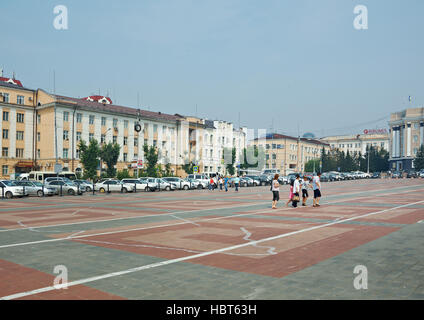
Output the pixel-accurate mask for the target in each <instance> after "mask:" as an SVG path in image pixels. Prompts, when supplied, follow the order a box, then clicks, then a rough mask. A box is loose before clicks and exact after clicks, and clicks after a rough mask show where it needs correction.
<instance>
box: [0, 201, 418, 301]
mask: <svg viewBox="0 0 424 320" xmlns="http://www.w3.org/2000/svg"><path fill="white" fill-rule="evenodd" d="M423 202H424V200H422V201H417V202H414V203H409V204H405V205H401V206H398V207H394V208H390V209H385V210H380V211H376V212H371V213H367V214H363V215H360V216H355V217H351V218H348V219H344V220H339V221H334V222H331V223H327V224H324V225H320V226H315V227H310V228H306V229H301V230H297V231H293V232H289V233H283V234H280V235H277V236H273V237H269V238H265V239H261V240H255V241H252V242H248V243H242V244H238V245H234V246H231V247H226V248H221V249H217V250H212V251H208V252H203V253H199V254H195V255H192V256H187V257H181V258H177V259H171V260H166V261H161V262H157V263H152V264H148V265H144V266H140V267H136V268H132V269H127V270H123V271H118V272H112V273H107V274H103V275H99V276H95V277H90V278H86V279H81V280H76V281H71V282H68V283H66V284H61V285H57V286H56V287H54V286H49V287H44V288H40V289H36V290H31V291H25V292H21V293H16V294H12V295H9V296H4V297H1V298H0V300H12V299H18V298H22V297H27V296H31V295H35V294H38V293H43V292H49V291H53V290H56V289H61V288H62V287H65V286H67V287H72V286H76V285H81V284H85V283H89V282H94V281H98V280H103V279H108V278H112V277H117V276H122V275H125V274H129V273H134V272H138V271H142V270H148V269H153V268H157V267H161V266H166V265H170V264H174V263H178V262H183V261H188V260H193V259H198V258H202V257H206V256H210V255H213V254H217V253H223V252H227V251H232V250H236V249H239V248H244V247H247V246H251V245H254V244H258V243H263V242H267V241H272V240H278V239H282V238H286V237H290V236H293V235H296V234H300V233H303V232H308V231H312V230H317V229H321V228H325V227H329V226H332V225H336V224H340V223H343V222H347V221H352V220H356V219H359V218H364V217H369V216H372V215H376V214H380V213H384V212H388V211H393V210H397V209H400V208H405V207H410V206H412V205H415V204H419V203H423Z"/></svg>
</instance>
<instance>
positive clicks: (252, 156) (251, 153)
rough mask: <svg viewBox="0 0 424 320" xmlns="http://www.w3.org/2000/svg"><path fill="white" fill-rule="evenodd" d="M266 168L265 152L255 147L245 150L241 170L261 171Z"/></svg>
mask: <svg viewBox="0 0 424 320" xmlns="http://www.w3.org/2000/svg"><path fill="white" fill-rule="evenodd" d="M264 167H265V150H264V149H263V148H262V147H261V146H260V147H259V148H258V146H256V145H254V146H249V147H247V148H244V149H243V151H242V154H241V155H240V169H244V170H246V169H249V168H254V169H257V170H261V169H262V168H264Z"/></svg>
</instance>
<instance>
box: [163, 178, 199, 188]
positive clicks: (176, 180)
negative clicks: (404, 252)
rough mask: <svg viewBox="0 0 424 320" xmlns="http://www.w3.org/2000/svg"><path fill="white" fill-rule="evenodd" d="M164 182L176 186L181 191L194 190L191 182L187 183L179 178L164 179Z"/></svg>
mask: <svg viewBox="0 0 424 320" xmlns="http://www.w3.org/2000/svg"><path fill="white" fill-rule="evenodd" d="M162 180H165V181H167V182H169V183H173V184H175V186H176V188H177V189H179V190H189V189H194V188H193V184H192V183H190V182H189V181H185V180H183V179H181V178H179V177H164V178H162ZM196 186H197V185H196Z"/></svg>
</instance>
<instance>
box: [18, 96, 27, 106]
mask: <svg viewBox="0 0 424 320" xmlns="http://www.w3.org/2000/svg"><path fill="white" fill-rule="evenodd" d="M16 103H17V104H25V97H24V96H17V98H16Z"/></svg>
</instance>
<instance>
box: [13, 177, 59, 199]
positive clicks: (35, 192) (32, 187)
mask: <svg viewBox="0 0 424 320" xmlns="http://www.w3.org/2000/svg"><path fill="white" fill-rule="evenodd" d="M15 184H16V185H18V186H22V187H25V191H26V192H28V195H30V196H38V197H44V195H48V196H53V195H54V194H55V193H56V190H55V189H53V188H51V187H45V186H43V184H42V183H41V182H38V181H28V180H21V181H15Z"/></svg>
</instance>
